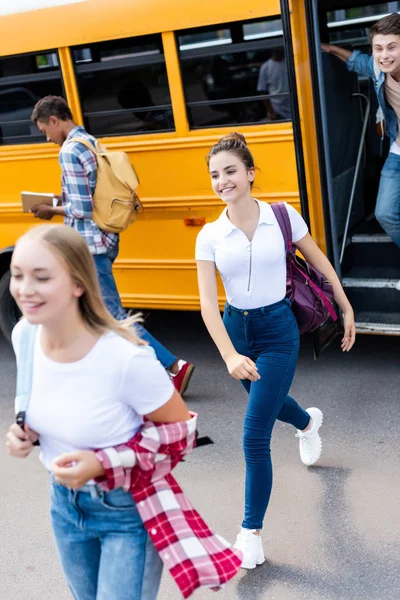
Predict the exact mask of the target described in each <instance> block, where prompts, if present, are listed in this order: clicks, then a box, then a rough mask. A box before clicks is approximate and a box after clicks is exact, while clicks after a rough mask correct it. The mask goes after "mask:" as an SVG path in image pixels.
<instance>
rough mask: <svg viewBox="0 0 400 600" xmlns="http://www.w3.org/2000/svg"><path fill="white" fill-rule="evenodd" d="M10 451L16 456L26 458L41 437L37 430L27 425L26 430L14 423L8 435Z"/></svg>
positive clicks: (7, 443)
mask: <svg viewBox="0 0 400 600" xmlns="http://www.w3.org/2000/svg"><path fill="white" fill-rule="evenodd" d="M6 439H7V442H6V445H7V450H8V453H9V454H10V455H11V456H15V457H16V458H26V457H27V456H29V454H30V453H31V452H32V450H33V444H34V443H35V442H36V441H37V440H38V439H39V436H38V434H37V433H36V431H33V430H32V429H29V426H28V425H25V428H24V430H22V429H21V427H20V426H19V425H17V424H16V423H13V424H12V425H11V427H10V429H9V430H8V433H7V435H6Z"/></svg>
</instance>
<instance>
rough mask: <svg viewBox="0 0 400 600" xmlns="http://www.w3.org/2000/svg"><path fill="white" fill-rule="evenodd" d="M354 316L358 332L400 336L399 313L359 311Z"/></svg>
mask: <svg viewBox="0 0 400 600" xmlns="http://www.w3.org/2000/svg"><path fill="white" fill-rule="evenodd" d="M355 316H356V330H357V332H358V333H378V334H380V335H399V336H400V313H397V312H394V313H393V312H392V313H384V312H367V311H360V312H356V315H355Z"/></svg>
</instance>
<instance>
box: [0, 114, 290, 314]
mask: <svg viewBox="0 0 400 600" xmlns="http://www.w3.org/2000/svg"><path fill="white" fill-rule="evenodd" d="M241 131H244V133H245V135H246V136H247V140H248V143H249V147H250V150H251V151H252V152H253V154H254V158H255V162H256V165H257V167H258V169H259V170H257V173H256V181H255V186H254V196H255V197H256V198H258V199H260V200H266V201H269V202H279V201H286V202H289V203H291V204H293V206H294V207H295V208H296V209H297V210H300V202H299V195H298V187H297V175H296V163H295V155H294V147H293V134H292V129H291V126H290V124H281V125H278V124H277V125H274V126H267V127H265V129H264V130H261V131H260V130H258V131H257V132H254V130H253V131H251V130H250V129H249V131H246V128H241ZM223 133H225V131H220V132H218V134H216V132H215V130H214V131H213V134H212V135H207V136H205V135H197V136H195V135H193V136H192V137H190V138H175V139H169V140H166V139H160V138H158V139H154V138H153V139H148V140H144V139H143V138H142V140H141V141H140V143H138V142H137V141H136V140H135V141H133V140H132V138H125V139H122V138H119V139H118V140H116V139H115V138H108V139H106V140H104V142H105V144H106V145H107V146H108V147H109V149H110V150H113V149H117V148H118V149H123V150H125V151H126V152H128V154H129V156H130V158H131V161H132V163H133V164H134V166H135V170H136V171H137V173H138V175H139V179H140V182H141V184H140V187H139V189H138V192H139V196H140V198H141V199H142V201H143V204H144V211H143V213H140V214H139V217H138V220H137V221H136V223H135V224H134V225H133V226H132V227H130V228H129V229H128V230H127V231H126V232H124V233H123V234H122V235H121V250H120V255H119V257H118V259H117V261H116V263H115V275H116V280H117V284H118V288H119V290H120V293H121V296H122V300H123V302H124V304H125V305H126V306H129V307H142V308H160V309H164V308H170V309H185V310H190V309H192V310H193V309H198V308H199V299H198V290H197V279H196V266H195V260H194V248H195V241H196V236H197V233H198V232H199V230H200V228H201V226H199V225H195V226H191V225H187V224H185V221H184V220H185V218H190V217H191V218H193V217H198V218H200V219H203V220H204V221H205V222H210V221H213V220H215V219H216V218H218V216H219V215H220V213H221V211H222V209H223V206H224V205H223V203H222V201H221V200H220V199H219V198H218V197H216V196H215V195H214V194H213V192H212V189H211V184H210V178H209V175H208V172H207V166H206V162H205V156H206V154H207V152H208V151H209V149H210V147H211V146H212V145H213V144H214V143H215V142H216V141H218V139H219V138H220V137H221V135H223ZM0 181H1V182H2V188H1V203H0V239H1V247H5V246H11V245H13V244H14V243H15V241H16V239H18V237H19V236H20V235H22V234H23V233H24V232H25V231H27V230H28V229H29V228H30V227H34V226H37V225H39V224H42V223H43V221H39V220H35V219H34V218H33V216H32V215H29V214H24V213H22V208H21V203H20V192H21V191H22V190H26V191H36V192H54V193H60V188H61V183H60V168H59V165H58V148H56V147H55V146H53V145H50V144H49V145H46V146H41V147H39V148H37V147H36V148H34V147H29V148H27V147H19V148H18V152H17V151H15V150H14V151H13V150H12V149H9V150H8V151H7V150H4V151H2V152H1V153H0ZM54 222H61V219H59V218H55V219H53V220H52V223H54ZM219 294H220V302H221V304H222V303H223V301H224V296H223V290H222V286H220V288H219Z"/></svg>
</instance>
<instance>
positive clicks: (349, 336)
mask: <svg viewBox="0 0 400 600" xmlns="http://www.w3.org/2000/svg"><path fill="white" fill-rule="evenodd" d="M343 325H344V336H343V339H342V343H341V347H342V350H343V352H348V351H349V350H351V349H352V347H353V346H354V342H355V341H356V326H355V323H354V312H353V310H352V309H350V310H346V312H344V313H343Z"/></svg>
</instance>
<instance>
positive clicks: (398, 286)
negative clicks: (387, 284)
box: [396, 281, 400, 292]
mask: <svg viewBox="0 0 400 600" xmlns="http://www.w3.org/2000/svg"><path fill="white" fill-rule="evenodd" d="M396 290H398V291H399V292H400V281H398V282H397V283H396Z"/></svg>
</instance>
